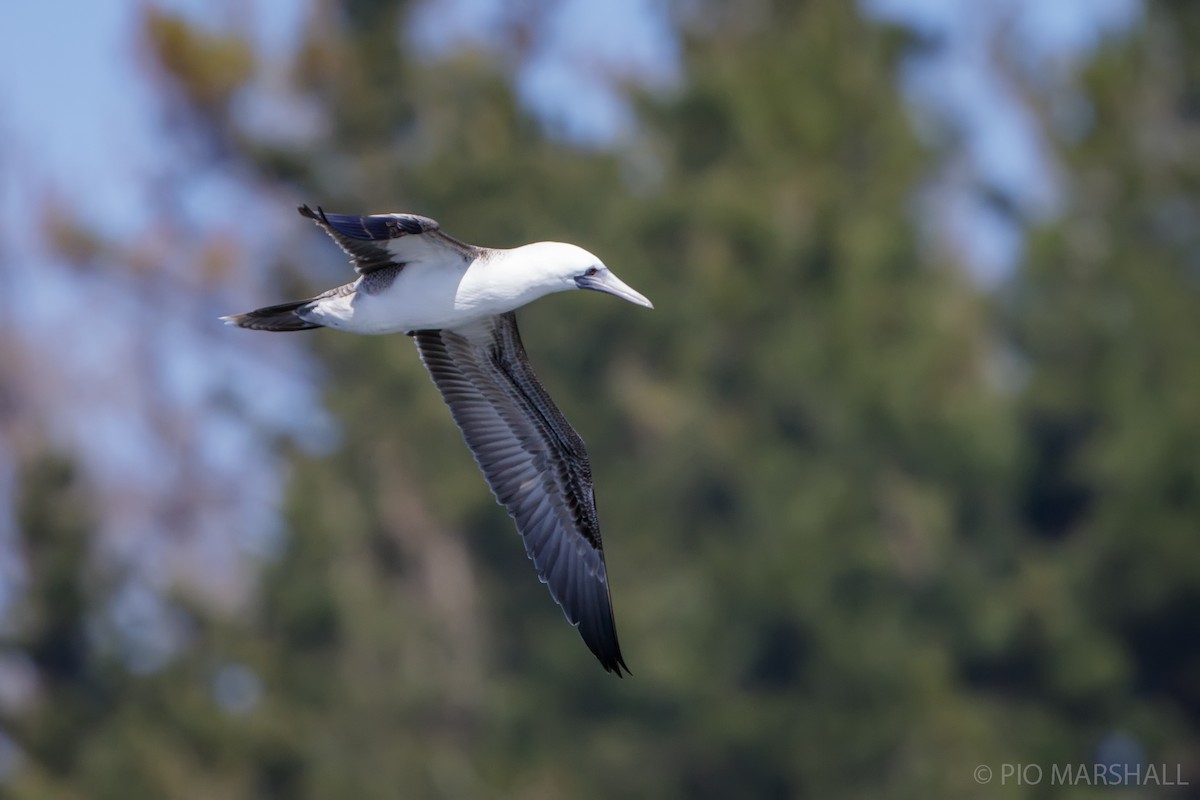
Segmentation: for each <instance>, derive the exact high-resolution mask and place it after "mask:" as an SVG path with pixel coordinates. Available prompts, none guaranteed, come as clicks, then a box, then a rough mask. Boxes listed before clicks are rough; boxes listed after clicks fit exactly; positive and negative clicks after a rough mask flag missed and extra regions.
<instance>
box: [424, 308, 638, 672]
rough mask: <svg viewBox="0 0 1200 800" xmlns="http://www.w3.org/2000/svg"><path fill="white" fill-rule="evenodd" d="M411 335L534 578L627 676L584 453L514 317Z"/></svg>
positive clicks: (604, 660) (609, 664) (599, 653)
mask: <svg viewBox="0 0 1200 800" xmlns="http://www.w3.org/2000/svg"><path fill="white" fill-rule="evenodd" d="M413 336H414V338H415V339H416V342H417V348H418V349H419V350H420V353H421V360H422V361H423V362H424V363H425V367H426V369H428V370H429V374H430V375H431V376H432V377H433V382H434V383H435V384H436V385H437V387H438V390H439V391H441V393H442V397H443V398H444V399H445V401H446V404H447V405H448V406H450V413H451V414H452V415H453V416H454V421H455V422H456V423H458V427H459V428H460V429H461V430H462V433H463V437H464V438H465V439H466V441H467V446H468V447H469V448H470V449H471V453H472V454H473V455H474V456H475V461H476V462H477V463H478V464H479V468H480V469H481V470H483V475H484V477H485V478H486V479H487V482H488V485H489V486H490V487H491V489H492V493H493V494H494V495H495V496H496V499H497V500H498V501H499V502H500V504H501V505H503V506H504V507H505V508H507V509H508V513H509V514H510V515H511V516H512V518H513V520H514V521H516V523H517V530H518V531H519V532H520V534H521V537H522V538H523V539H524V540H525V552H526V553H528V554H529V557H530V559H532V560H533V563H534V566H535V567H536V568H537V573H538V577H540V578H541V580H542V582H543V583H545V584H546V585H547V587H549V589H550V595H551V596H552V597H553V598H554V602H556V603H558V605H559V606H560V607H561V608H562V610H563V613H564V614H566V616H567V621H569V622H570V623H571V624H572V625H574V626H576V627H577V628H578V629H579V634H580V636H582V637H583V641H584V642H585V643H586V644H587V646H588V648H589V649H591V651H592V652H593V653H595V655H596V658H598V659H600V663H601V664H602V665H603V666H604V668H605V669H606V670H609V671H610V672H615V673H616V674H617V675H618V676H620V675H621V670H622V669H624V670H625V671H626V672H628V671H629V668H628V667H626V666H625V661H624V660H623V659H622V657H621V648H620V645H618V643H617V629H616V622H615V621H614V619H613V612H612V601H611V599H610V597H609V592H608V577H607V574H606V572H605V568H604V550H603V548H602V546H601V543H600V523H599V520H598V518H597V516H596V501H595V498H594V497H593V495H592V469H591V466H590V465H589V463H588V456H587V451H586V450H585V449H584V445H583V440H582V439H581V438H579V434H577V433H576V432H575V430H574V429H573V428H572V427H571V425H570V423H568V422H567V420H566V418H564V417H563V415H562V412H560V411H559V410H558V408H557V407H556V406H555V405H554V403H553V402H552V401H551V400H550V397H549V396H548V395H547V394H546V390H545V389H544V388H542V385H541V383H539V382H538V379H537V377H536V376H535V375H534V374H533V369H532V368H531V367H530V365H529V360H528V358H527V357H526V355H525V348H524V346H523V345H522V344H521V337H520V334H519V333H518V332H517V319H516V315H514V314H512V313H508V314H503V315H501V316H498V317H491V318H490V319H487V320H484V321H483V322H481V323H478V324H477V325H476V326H475V327H473V328H470V329H461V330H457V331H454V330H440V331H417V332H416V333H415V334H413Z"/></svg>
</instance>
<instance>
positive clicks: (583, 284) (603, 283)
mask: <svg viewBox="0 0 1200 800" xmlns="http://www.w3.org/2000/svg"><path fill="white" fill-rule="evenodd" d="M575 285H576V286H578V287H579V288H580V289H592V290H594V291H597V292H606V293H608V294H611V295H615V296H616V297H619V298H621V299H622V300H628V301H629V302H631V303H636V304H637V305H639V306H645V307H646V308H654V304H653V303H651V302H650V301H649V300H647V299H646V296H645V295H643V294H642V293H640V292H636V291H634V290H633V289H632V288H630V287H629V286H628V285H626V283H625V282H624V281H623V280H621V279H620V278H618V277H617V276H616V275H614V274H613V273H612V270H608V269H602V270H600V271H599V272H597V273H596V274H595V275H580V276H579V277H578V278H576V279H575Z"/></svg>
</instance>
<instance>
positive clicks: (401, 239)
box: [299, 206, 480, 273]
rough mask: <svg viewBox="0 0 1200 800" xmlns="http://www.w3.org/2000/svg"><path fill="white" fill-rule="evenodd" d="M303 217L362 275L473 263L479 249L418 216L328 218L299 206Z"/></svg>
mask: <svg viewBox="0 0 1200 800" xmlns="http://www.w3.org/2000/svg"><path fill="white" fill-rule="evenodd" d="M299 211H300V214H301V215H302V216H305V217H308V218H309V219H311V220H312V221H313V222H315V223H317V225H318V226H320V227H321V229H322V230H324V231H325V232H326V233H328V234H329V235H330V236H332V237H333V240H334V241H335V242H337V243H338V246H339V247H341V248H342V249H343V250H345V251H346V253H347V254H348V255H349V256H350V257H351V258H352V259H354V269H355V270H356V271H358V272H359V273H367V272H374V271H375V270H378V269H383V268H385V267H396V266H400V267H402V266H404V265H405V264H409V263H412V262H414V261H436V260H443V259H450V260H453V261H456V262H457V261H468V262H469V261H471V260H472V259H474V258H475V256H476V255H478V254H479V252H480V248H478V247H475V246H473V245H469V244H467V243H465V242H460V241H459V240H458V239H455V238H454V237H453V236H448V235H447V234H445V233H442V229H441V226H439V225H438V224H437V222H436V221H434V220H432V219H430V218H429V217H422V216H418V215H417V214H374V215H371V216H366V217H360V216H356V215H354V214H326V213H325V211H324V210H322V209H321V208H318V209H317V210H316V211H313V210H312V209H311V208H309V207H308V206H300V208H299Z"/></svg>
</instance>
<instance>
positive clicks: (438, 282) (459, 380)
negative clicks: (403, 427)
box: [221, 206, 654, 677]
mask: <svg viewBox="0 0 1200 800" xmlns="http://www.w3.org/2000/svg"><path fill="white" fill-rule="evenodd" d="M299 210H300V213H301V214H302V215H303V216H305V217H308V218H309V219H311V220H313V221H314V222H315V223H316V224H317V225H318V226H320V228H321V229H322V230H324V231H325V232H326V233H328V234H329V235H330V236H331V237H333V240H334V241H335V242H337V243H338V245H339V246H340V247H341V248H342V249H343V250H344V251H346V253H347V254H348V255H349V256H350V257H351V260H352V262H353V264H354V269H355V271H356V272H358V278H357V279H356V280H355V281H353V282H352V283H347V284H345V285H343V286H339V287H337V288H336V289H330V290H329V291H327V292H324V293H323V294H319V295H317V296H316V297H313V298H310V299H308V300H300V301H298V302H294V303H283V304H281V305H275V306H267V307H266V308H260V309H258V310H256V311H250V312H247V313H245V314H234V315H231V316H227V317H222V318H221V319H223V320H224V321H225V322H226V323H227V324H229V325H235V326H237V327H240V328H250V329H252V330H261V331H299V330H307V329H310V328H322V327H324V328H336V329H337V330H342V331H348V332H350V333H361V334H385V333H405V334H408V335H409V336H412V337H413V339H414V341H415V342H416V343H417V351H418V353H419V355H420V357H421V361H422V362H423V363H424V364H425V368H426V369H427V370H429V375H430V377H432V378H433V382H434V384H435V385H436V386H437V388H438V390H439V391H440V392H441V393H442V398H443V399H444V400H445V402H446V405H448V406H449V407H450V414H451V415H452V416H453V417H454V422H455V423H456V424H457V425H458V427H459V429H460V430H461V431H462V434H463V438H464V439H465V440H466V443H467V447H468V448H470V450H471V453H472V455H473V456H474V457H475V461H476V463H478V464H479V468H480V470H481V471H482V472H483V476H484V478H485V479H486V480H487V483H488V486H490V487H491V490H492V493H493V494H494V495H495V496H496V500H497V502H499V503H500V504H501V505H503V506H504V507H505V508H506V509H508V513H509V515H510V516H512V518H513V520H514V521H515V522H516V525H517V530H518V532H520V534H521V537H522V539H524V542H525V552H526V553H527V554H528V555H529V558H530V559H531V560H532V561H533V563H534V566H535V567H536V568H537V573H538V577H539V578H540V579H541V581H542V583H544V584H546V585H547V587H549V589H550V595H551V596H552V597H553V598H554V602H556V603H558V605H559V607H560V608H562V610H563V613H564V614H565V615H566V617H567V621H569V622H570V623H571V624H572V625H574V626H575V627H576V628H578V629H579V634H580V636H582V637H583V641H584V642H585V643H586V644H587V646H588V648H589V649H590V650H591V651H592V653H594V654H595V656H596V658H598V659H599V660H600V663H601V665H603V667H604V668H605V669H606V670H608V671H610V672H614V673H616V674H617V676H618V677H619V676H620V675H621V671H622V670H625V671H626V672H628V671H629V668H628V667H627V666H625V661H624V659H623V658H622V656H621V647H620V645H619V644H618V643H617V629H616V622H615V620H614V618H613V611H612V601H611V598H610V596H609V591H608V576H607V573H606V571H605V567H604V548H603V546H602V544H601V541H600V521H599V519H598V518H597V516H596V500H595V497H594V495H593V492H592V470H591V466H590V464H589V462H588V455H587V450H586V449H585V448H584V444H583V439H581V438H580V436H579V434H578V433H576V432H575V429H574V428H572V427H571V425H570V423H568V422H567V420H566V418H565V417H564V416H563V415H562V412H561V411H559V410H558V407H557V406H555V405H554V401H552V400H551V399H550V396H549V395H548V394H547V393H546V390H545V389H544V388H543V387H542V384H541V383H540V382H539V381H538V379H537V376H536V375H534V373H533V368H532V367H531V366H530V364H529V359H528V357H527V356H526V354H525V347H524V346H523V345H522V344H521V336H520V333H519V332H518V331H517V318H516V314H515V313H514V312H515V310H516V309H518V308H520V307H521V306H523V305H525V304H526V303H529V302H532V301H533V300H536V299H537V298H539V297H542V296H544V295H547V294H551V293H553V292H563V291H569V290H572V289H592V290H595V291H599V292H607V293H608V294H611V295H616V296H617V297H620V298H622V299H624V300H628V301H629V302H631V303H636V304H637V305H640V306H645V307H646V308H653V307H654V306H653V305H652V304H651V303H650V301H649V300H647V299H646V298H645V297H644V296H643V295H641V294H639V293H638V292H636V291H634V290H633V289H631V288H630V287H629V286H627V285H626V284H625V283H624V282H623V281H621V280H620V279H619V278H618V277H617V276H616V275H614V274H613V273H612V272H611V271H610V270H609V269H608V267H606V266H604V263H603V262H602V261H600V259H598V258H597V257H596V256H594V255H592V254H591V253H589V252H588V251H586V250H584V249H583V248H581V247H576V246H575V245H573V244H564V243H562V242H536V243H534V244H527V245H524V246H523V247H517V248H514V249H511V250H503V249H493V248H488V247H476V246H475V245H470V244H467V243H465V242H462V241H459V240H458V239H455V238H454V237H452V236H450V235H448V234H446V233H444V232H443V231H442V229H441V226H439V225H438V223H437V222H435V221H434V220H432V219H429V218H428V217H422V216H418V215H416V214H374V215H371V216H356V215H352V214H326V213H325V212H324V211H323V210H321V209H320V208H318V209H317V210H316V211H313V210H312V209H311V208H309V207H308V206H302V207H301V208H300V209H299Z"/></svg>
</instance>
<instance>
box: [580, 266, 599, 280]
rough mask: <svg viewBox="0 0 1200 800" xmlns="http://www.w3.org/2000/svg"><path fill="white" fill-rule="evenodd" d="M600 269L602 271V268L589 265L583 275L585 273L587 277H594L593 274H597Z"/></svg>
mask: <svg viewBox="0 0 1200 800" xmlns="http://www.w3.org/2000/svg"><path fill="white" fill-rule="evenodd" d="M599 271H600V270H598V269H596V268H595V267H588V268H587V272H585V273H583V275H584V277H585V278H590V277H592V276H593V275H595V274H596V273H597V272H599Z"/></svg>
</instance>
